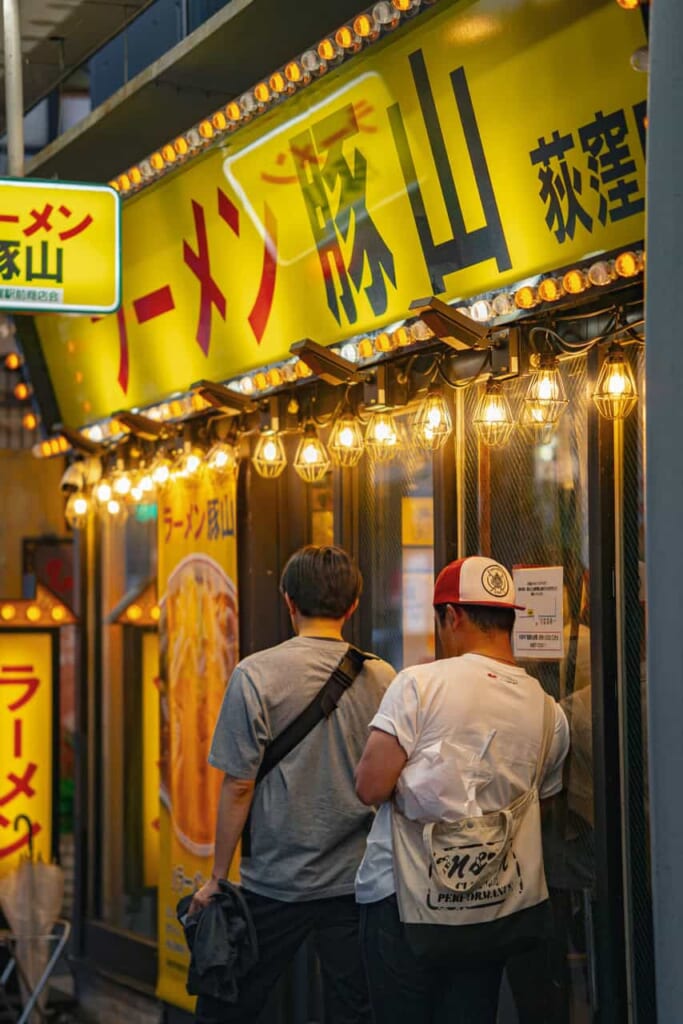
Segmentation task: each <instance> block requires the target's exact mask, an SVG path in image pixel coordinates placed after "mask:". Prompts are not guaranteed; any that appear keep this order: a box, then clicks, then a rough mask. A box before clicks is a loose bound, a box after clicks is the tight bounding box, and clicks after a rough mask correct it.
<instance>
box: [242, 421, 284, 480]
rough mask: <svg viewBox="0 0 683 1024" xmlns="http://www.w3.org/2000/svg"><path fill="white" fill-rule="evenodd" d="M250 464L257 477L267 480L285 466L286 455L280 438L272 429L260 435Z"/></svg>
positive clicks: (272, 477)
mask: <svg viewBox="0 0 683 1024" xmlns="http://www.w3.org/2000/svg"><path fill="white" fill-rule="evenodd" d="M251 462H252V465H253V467H254V469H255V470H256V472H257V473H258V475H259V476H262V477H265V478H266V479H269V480H272V479H274V478H275V477H278V476H280V474H281V473H282V472H283V470H284V468H285V466H286V465H287V455H286V453H285V449H284V445H283V443H282V438H281V437H280V435H279V434H277V433H276V432H275V431H274V430H273V429H272V428H271V429H267V430H264V431H263V432H262V433H261V436H260V437H259V439H258V441H257V443H256V448H255V449H254V454H253V455H252V458H251Z"/></svg>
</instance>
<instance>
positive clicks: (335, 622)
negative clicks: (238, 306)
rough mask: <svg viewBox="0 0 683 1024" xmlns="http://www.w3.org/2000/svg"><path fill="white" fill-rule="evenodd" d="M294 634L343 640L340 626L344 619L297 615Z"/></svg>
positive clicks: (321, 638)
mask: <svg viewBox="0 0 683 1024" xmlns="http://www.w3.org/2000/svg"><path fill="white" fill-rule="evenodd" d="M295 625H296V635H297V636H308V637H317V638H319V639H320V640H343V639H344V637H343V636H342V626H343V625H344V619H319V618H307V617H305V616H303V615H302V616H299V617H298V619H297V622H296V624H295Z"/></svg>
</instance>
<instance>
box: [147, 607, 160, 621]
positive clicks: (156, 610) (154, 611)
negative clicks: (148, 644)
mask: <svg viewBox="0 0 683 1024" xmlns="http://www.w3.org/2000/svg"><path fill="white" fill-rule="evenodd" d="M149 617H150V619H151V620H152V622H158V621H159V619H160V618H161V608H160V607H159V605H158V604H155V605H152V607H151V608H150V610H149Z"/></svg>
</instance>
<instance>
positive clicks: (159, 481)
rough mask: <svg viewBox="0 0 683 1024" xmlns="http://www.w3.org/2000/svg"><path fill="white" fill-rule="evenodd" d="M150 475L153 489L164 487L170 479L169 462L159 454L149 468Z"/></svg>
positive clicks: (162, 453)
mask: <svg viewBox="0 0 683 1024" xmlns="http://www.w3.org/2000/svg"><path fill="white" fill-rule="evenodd" d="M150 475H151V477H152V483H153V484H154V486H155V487H159V488H161V487H166V485H167V484H168V483H169V482H170V479H171V460H170V459H169V458H168V457H167V456H166V455H165V454H164V452H160V453H159V454H158V455H157V457H156V458H155V459H154V462H153V463H152V465H151V466H150Z"/></svg>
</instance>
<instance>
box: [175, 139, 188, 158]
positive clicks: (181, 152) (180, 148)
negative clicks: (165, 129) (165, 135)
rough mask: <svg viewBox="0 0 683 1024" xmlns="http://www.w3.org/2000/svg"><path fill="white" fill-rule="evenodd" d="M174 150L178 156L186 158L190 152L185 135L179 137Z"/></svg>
mask: <svg viewBox="0 0 683 1024" xmlns="http://www.w3.org/2000/svg"><path fill="white" fill-rule="evenodd" d="M173 148H174V149H175V151H176V153H177V154H178V156H186V155H187V152H188V150H189V148H190V147H189V145H188V143H187V139H186V138H185V136H184V135H179V136H178V138H177V139H175V140H174V142H173Z"/></svg>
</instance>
